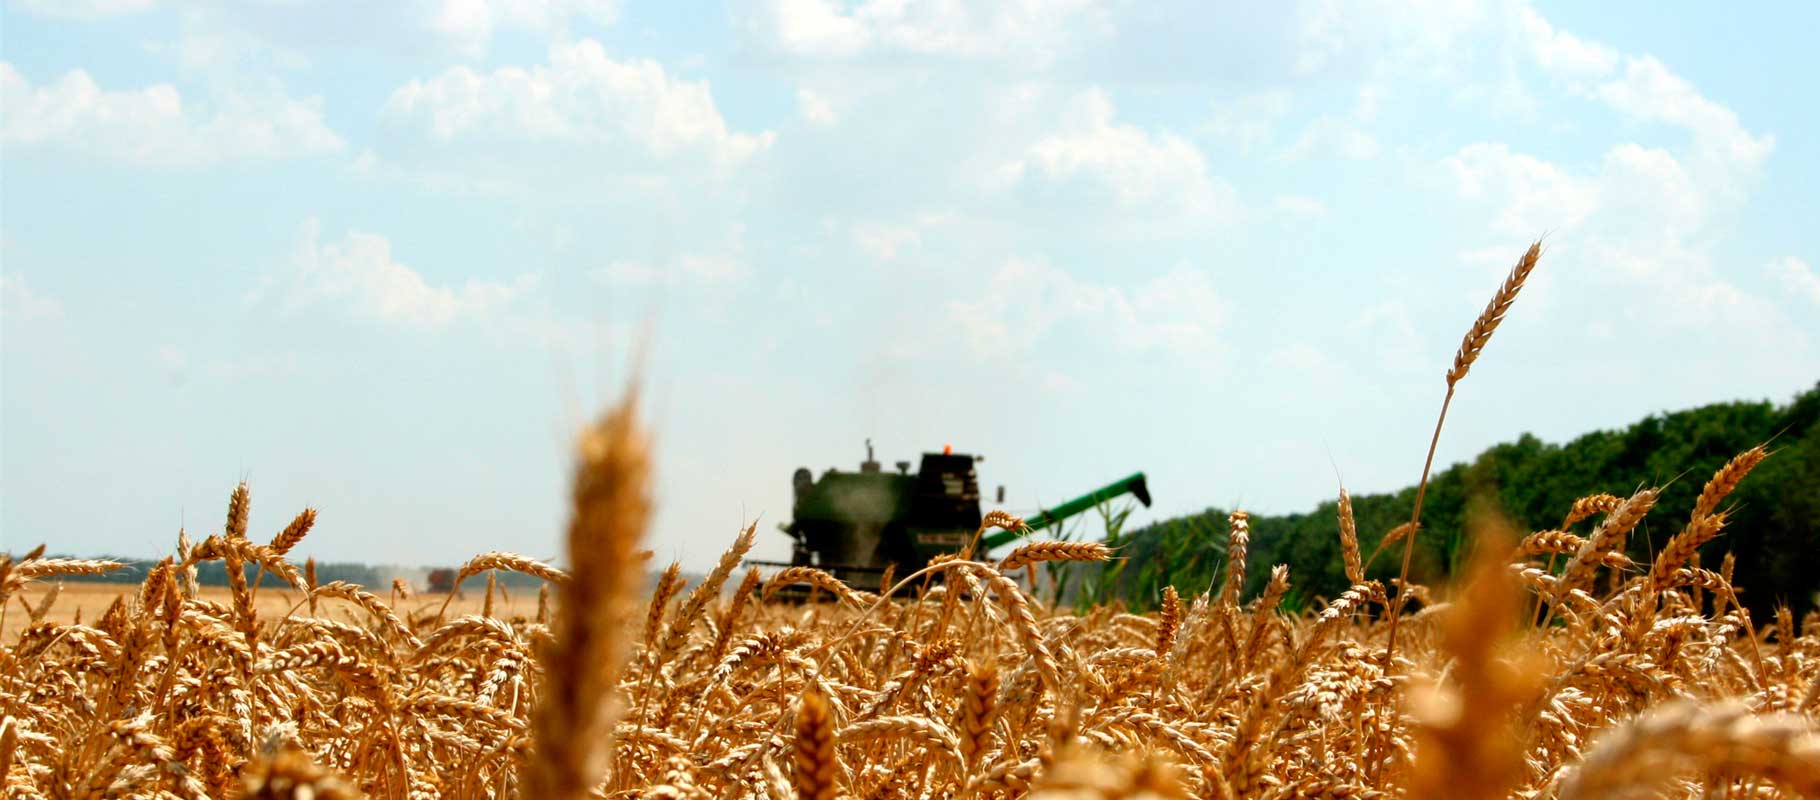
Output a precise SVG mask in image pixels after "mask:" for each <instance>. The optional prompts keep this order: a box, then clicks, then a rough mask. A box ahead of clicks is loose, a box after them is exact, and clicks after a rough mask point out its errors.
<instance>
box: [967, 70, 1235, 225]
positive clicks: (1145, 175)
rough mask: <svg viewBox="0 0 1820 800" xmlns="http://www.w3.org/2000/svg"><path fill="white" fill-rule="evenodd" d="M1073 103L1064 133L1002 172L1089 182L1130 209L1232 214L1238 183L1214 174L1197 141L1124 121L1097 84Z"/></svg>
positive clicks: (1210, 219)
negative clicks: (1121, 122)
mask: <svg viewBox="0 0 1820 800" xmlns="http://www.w3.org/2000/svg"><path fill="white" fill-rule="evenodd" d="M1075 107H1076V110H1075V112H1074V113H1073V114H1071V115H1070V117H1071V118H1070V120H1069V121H1068V123H1067V124H1066V125H1065V126H1064V129H1063V130H1061V131H1058V132H1056V133H1054V134H1051V135H1048V136H1044V137H1043V138H1041V139H1039V140H1037V141H1036V142H1035V143H1034V144H1032V145H1031V146H1030V147H1029V148H1028V149H1027V150H1026V151H1025V153H1024V155H1023V157H1022V158H1020V159H1018V160H1016V161H1013V162H1012V163H1010V164H1007V165H1006V166H1005V167H1004V168H1003V169H1002V170H1001V172H1002V173H1003V174H1006V175H1009V176H1011V177H1013V178H1014V179H1024V178H1026V177H1027V176H1030V175H1032V174H1034V175H1036V176H1037V177H1040V178H1042V179H1044V180H1047V181H1049V182H1051V183H1065V182H1068V181H1072V180H1081V181H1086V182H1088V183H1089V184H1091V185H1094V186H1097V187H1100V188H1101V189H1104V190H1109V191H1110V192H1111V196H1112V198H1113V199H1114V200H1115V201H1116V202H1117V203H1118V204H1120V205H1123V206H1126V207H1128V208H1136V207H1150V208H1159V207H1160V208H1162V209H1165V210H1167V211H1170V212H1173V213H1175V214H1179V215H1182V216H1184V217H1187V218H1190V219H1194V220H1199V221H1201V222H1203V223H1206V224H1216V223H1220V222H1225V221H1228V220H1229V219H1230V218H1231V216H1232V215H1233V213H1234V210H1235V206H1236V199H1235V197H1234V194H1233V191H1232V187H1230V186H1229V185H1227V184H1226V182H1225V181H1224V180H1221V179H1220V178H1218V177H1216V176H1214V175H1211V174H1209V172H1208V169H1207V159H1206V157H1204V156H1203V155H1201V151H1200V149H1199V148H1197V147H1195V145H1194V143H1193V142H1190V141H1188V140H1187V139H1184V138H1182V137H1181V136H1178V135H1176V134H1173V133H1169V132H1167V131H1164V132H1157V133H1152V132H1150V131H1146V130H1144V129H1143V128H1139V127H1137V126H1135V125H1125V124H1119V123H1118V122H1117V121H1115V119H1114V116H1115V115H1114V110H1113V107H1112V100H1111V98H1110V97H1108V96H1107V94H1106V93H1105V92H1104V91H1102V90H1099V89H1094V90H1091V91H1089V92H1087V93H1085V94H1084V95H1082V96H1081V97H1080V98H1079V99H1078V100H1077V102H1076V103H1075Z"/></svg>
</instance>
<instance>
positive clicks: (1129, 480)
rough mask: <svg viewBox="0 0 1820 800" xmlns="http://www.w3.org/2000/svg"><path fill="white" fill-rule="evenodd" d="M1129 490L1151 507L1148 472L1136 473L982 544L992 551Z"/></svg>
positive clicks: (1042, 513)
mask: <svg viewBox="0 0 1820 800" xmlns="http://www.w3.org/2000/svg"><path fill="white" fill-rule="evenodd" d="M1127 493H1129V494H1130V495H1131V496H1132V497H1135V498H1137V499H1138V502H1140V503H1143V504H1144V506H1145V507H1146V508H1148V507H1149V506H1150V487H1149V485H1147V484H1145V483H1144V473H1142V472H1134V473H1132V474H1130V475H1127V476H1125V477H1123V478H1120V479H1118V480H1116V481H1113V482H1111V483H1108V484H1106V485H1105V486H1101V487H1100V488H1098V489H1095V490H1093V491H1091V492H1088V493H1086V494H1084V495H1081V496H1080V497H1076V498H1074V499H1073V500H1069V501H1068V502H1066V503H1063V504H1061V505H1059V506H1056V507H1054V508H1050V509H1045V510H1043V511H1040V512H1037V513H1035V514H1032V515H1030V517H1028V518H1027V519H1025V520H1024V525H1025V526H1026V530H1025V531H996V532H994V533H992V534H990V535H988V536H986V537H985V538H983V539H981V540H980V545H981V546H982V547H983V548H984V549H985V550H991V549H992V548H994V547H998V546H999V545H1002V544H1005V543H1007V542H1010V541H1012V540H1013V539H1016V538H1018V537H1019V536H1022V535H1024V534H1025V533H1026V532H1032V533H1033V532H1036V531H1040V530H1042V529H1044V528H1048V527H1051V526H1054V525H1060V524H1061V523H1062V521H1063V520H1065V519H1068V518H1069V517H1072V516H1074V515H1076V514H1079V513H1081V512H1083V511H1086V510H1088V509H1090V508H1094V507H1096V506H1098V505H1099V504H1101V503H1104V502H1106V501H1107V500H1112V499H1115V498H1118V497H1121V496H1123V495H1125V494H1127Z"/></svg>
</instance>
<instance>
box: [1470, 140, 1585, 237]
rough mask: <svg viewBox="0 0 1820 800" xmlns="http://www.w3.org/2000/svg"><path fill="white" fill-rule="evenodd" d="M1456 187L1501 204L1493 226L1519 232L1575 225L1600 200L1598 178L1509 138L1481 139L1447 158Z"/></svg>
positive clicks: (1479, 199)
mask: <svg viewBox="0 0 1820 800" xmlns="http://www.w3.org/2000/svg"><path fill="white" fill-rule="evenodd" d="M1441 167H1442V168H1443V169H1444V170H1445V171H1446V172H1447V173H1448V174H1449V175H1450V176H1451V177H1452V178H1453V188H1454V191H1455V192H1456V193H1457V194H1458V195H1459V196H1460V197H1461V198H1462V199H1465V200H1468V201H1474V202H1481V203H1485V204H1487V205H1489V206H1491V207H1493V208H1495V213H1494V216H1493V218H1492V228H1493V229H1494V230H1496V231H1498V232H1499V233H1503V234H1508V235H1514V236H1518V237H1523V236H1534V235H1536V234H1538V233H1540V232H1542V231H1545V230H1551V229H1558V228H1561V227H1564V226H1569V225H1574V224H1577V223H1579V222H1580V221H1581V220H1583V219H1585V218H1586V217H1587V215H1589V214H1591V213H1592V211H1593V209H1594V208H1595V207H1596V206H1597V205H1598V202H1599V187H1598V185H1597V183H1596V182H1595V181H1593V180H1592V179H1590V178H1587V177H1584V176H1578V175H1574V174H1572V173H1571V172H1570V171H1569V170H1567V169H1565V168H1563V167H1561V166H1559V165H1557V164H1553V163H1550V162H1548V161H1545V160H1543V159H1541V158H1537V157H1535V156H1532V155H1528V154H1525V153H1518V152H1514V151H1512V150H1511V148H1510V145H1507V144H1504V143H1503V142H1478V143H1474V144H1469V145H1467V146H1465V147H1462V148H1460V149H1459V150H1458V151H1457V152H1455V153H1454V154H1453V155H1450V156H1447V157H1446V158H1443V159H1441Z"/></svg>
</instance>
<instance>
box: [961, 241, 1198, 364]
mask: <svg viewBox="0 0 1820 800" xmlns="http://www.w3.org/2000/svg"><path fill="white" fill-rule="evenodd" d="M947 309H948V317H949V320H950V321H951V322H952V323H953V324H954V325H955V326H956V327H957V328H958V329H959V330H960V331H961V332H962V335H963V336H964V337H965V339H966V341H967V344H968V346H969V348H970V349H971V350H972V351H973V353H974V354H975V355H976V356H978V357H981V358H989V359H990V358H1010V357H1015V356H1019V355H1023V354H1025V353H1028V352H1030V351H1031V350H1034V349H1036V348H1037V347H1039V346H1040V345H1041V344H1042V342H1043V341H1044V340H1045V339H1046V338H1048V336H1049V335H1050V334H1051V333H1052V332H1053V331H1054V330H1055V329H1056V328H1058V327H1067V328H1068V329H1070V330H1076V331H1085V332H1087V335H1090V336H1093V337H1095V338H1100V339H1104V340H1106V341H1110V342H1113V343H1114V344H1115V345H1116V346H1117V347H1118V348H1119V349H1121V350H1124V351H1126V352H1130V353H1145V352H1152V351H1161V352H1166V353H1169V354H1171V355H1175V356H1207V355H1212V354H1215V353H1217V351H1218V349H1219V345H1220V341H1219V338H1218V330H1219V328H1220V325H1221V324H1222V322H1223V321H1224V320H1225V318H1226V316H1227V310H1226V306H1225V302H1224V301H1223V300H1221V298H1220V297H1219V295H1218V293H1217V292H1215V291H1214V288H1213V282H1212V280H1210V279H1209V278H1208V277H1207V274H1206V273H1205V272H1202V271H1201V270H1197V269H1193V268H1191V267H1187V266H1182V267H1177V268H1175V269H1172V270H1170V271H1169V272H1166V273H1164V274H1162V275H1159V276H1157V277H1155V278H1151V279H1149V280H1146V281H1143V282H1141V283H1139V284H1136V285H1134V286H1121V285H1116V284H1110V283H1098V282H1094V281H1088V280H1083V279H1080V278H1077V277H1075V276H1074V275H1072V274H1070V273H1068V272H1066V271H1064V270H1062V269H1059V268H1057V267H1054V266H1051V265H1050V264H1048V263H1046V262H1043V261H1040V260H1028V259H1017V258H1014V259H1011V260H1009V261H1006V262H1005V263H1004V264H1003V265H1001V266H1000V267H999V268H998V269H996V270H994V271H993V273H992V275H991V276H990V277H989V278H988V279H987V282H986V288H985V290H984V291H983V292H982V293H981V295H980V297H979V298H978V299H975V300H952V301H950V302H949V303H948V305H947Z"/></svg>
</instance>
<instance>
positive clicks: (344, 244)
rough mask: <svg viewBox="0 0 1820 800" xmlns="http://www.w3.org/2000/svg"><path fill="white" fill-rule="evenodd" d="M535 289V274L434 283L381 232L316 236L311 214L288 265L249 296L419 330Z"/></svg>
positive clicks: (487, 311)
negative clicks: (397, 253) (394, 250)
mask: <svg viewBox="0 0 1820 800" xmlns="http://www.w3.org/2000/svg"><path fill="white" fill-rule="evenodd" d="M536 288H537V276H535V275H520V276H518V277H516V278H514V279H513V280H511V281H509V282H500V281H491V280H481V279H476V278H470V279H468V280H467V281H465V282H463V283H462V284H461V285H459V286H450V285H438V284H436V283H432V282H431V281H429V280H428V279H426V278H425V277H424V276H423V274H422V273H420V272H418V271H417V270H416V269H413V268H412V267H410V266H408V265H406V264H403V263H401V262H399V261H398V260H397V259H395V258H394V257H393V255H392V243H391V241H390V240H388V239H386V237H384V236H380V235H377V234H372V233H362V232H359V231H351V232H349V233H348V234H346V235H345V236H343V237H342V239H341V240H340V241H339V242H323V241H322V225H321V223H320V222H318V221H317V220H315V219H313V218H312V219H310V220H308V221H306V222H305V223H304V225H303V231H302V236H301V240H300V242H299V243H298V246H297V250H296V252H295V253H294V254H293V255H292V257H291V263H290V268H289V270H288V271H287V272H286V273H285V275H284V276H283V277H282V278H281V279H280V280H279V281H277V282H276V283H275V284H270V285H267V286H266V287H263V288H262V289H261V290H260V291H259V292H258V293H257V294H256V296H255V299H258V300H264V299H266V298H268V297H269V298H271V299H274V300H276V301H278V302H280V303H282V304H283V305H284V306H285V307H286V308H290V309H293V310H295V309H300V308H303V307H308V306H325V305H326V306H338V307H341V308H343V309H345V310H347V311H351V312H353V313H355V314H357V315H359V316H362V317H366V318H368V319H373V320H377V321H380V322H384V323H388V324H393V325H398V326H401V327H406V328H414V329H419V330H434V329H438V328H442V327H444V326H447V325H449V324H450V323H454V322H458V321H464V320H476V319H484V318H486V317H488V316H489V315H491V314H493V313H494V312H496V311H499V310H501V309H503V308H506V307H507V306H509V305H510V304H512V303H513V302H515V301H516V300H518V299H520V298H522V297H524V296H525V295H527V294H529V293H530V292H532V291H534V290H535V289H536Z"/></svg>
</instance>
